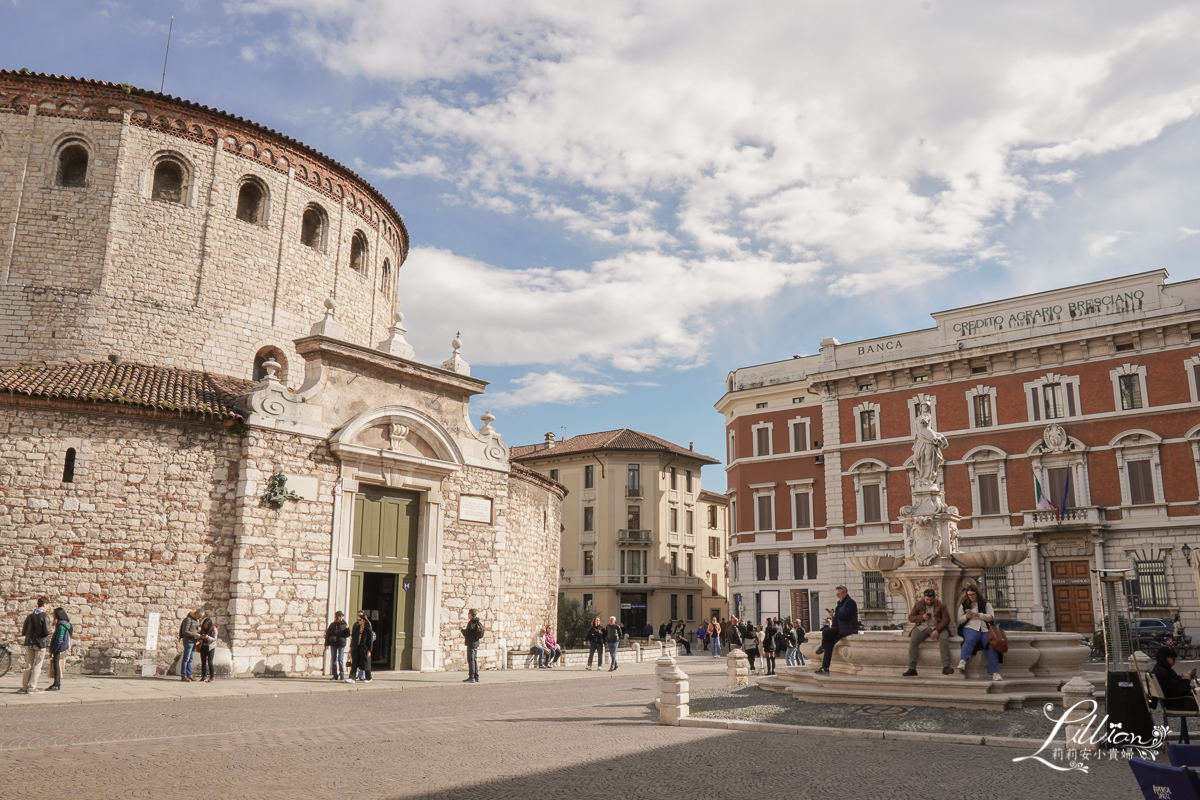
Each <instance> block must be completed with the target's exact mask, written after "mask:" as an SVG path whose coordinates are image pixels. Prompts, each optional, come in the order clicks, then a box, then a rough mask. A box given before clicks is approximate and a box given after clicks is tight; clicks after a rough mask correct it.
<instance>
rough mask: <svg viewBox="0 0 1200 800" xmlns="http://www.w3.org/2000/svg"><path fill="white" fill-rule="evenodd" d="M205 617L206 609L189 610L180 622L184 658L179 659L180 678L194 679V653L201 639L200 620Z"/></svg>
mask: <svg viewBox="0 0 1200 800" xmlns="http://www.w3.org/2000/svg"><path fill="white" fill-rule="evenodd" d="M202 619H204V610H203V609H200V608H198V609H196V610H195V611H189V612H188V614H187V616H185V617H184V618H183V622H181V623H179V641H181V642H182V643H183V658H181V659H179V680H181V681H194V680H196V679H195V678H193V677H192V654H193V653H195V652H196V645H197V644H198V643H199V641H200V620H202Z"/></svg>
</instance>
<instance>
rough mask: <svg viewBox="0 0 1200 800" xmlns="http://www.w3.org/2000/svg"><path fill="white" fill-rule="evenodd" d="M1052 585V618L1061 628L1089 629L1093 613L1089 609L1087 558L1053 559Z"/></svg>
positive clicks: (1093, 628) (1092, 623) (1089, 583)
mask: <svg viewBox="0 0 1200 800" xmlns="http://www.w3.org/2000/svg"><path fill="white" fill-rule="evenodd" d="M1050 582H1051V584H1052V585H1053V587H1054V621H1055V627H1056V628H1057V629H1058V630H1060V631H1064V632H1065V631H1072V632H1074V633H1092V632H1093V631H1095V629H1096V617H1095V614H1094V613H1093V609H1092V575H1091V572H1089V570H1088V562H1087V561H1054V562H1051V564H1050Z"/></svg>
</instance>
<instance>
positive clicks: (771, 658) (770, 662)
mask: <svg viewBox="0 0 1200 800" xmlns="http://www.w3.org/2000/svg"><path fill="white" fill-rule="evenodd" d="M764 658H765V660H766V662H767V674H768V675H774V674H775V651H774V650H768V651H767V654H766V656H765V657H764Z"/></svg>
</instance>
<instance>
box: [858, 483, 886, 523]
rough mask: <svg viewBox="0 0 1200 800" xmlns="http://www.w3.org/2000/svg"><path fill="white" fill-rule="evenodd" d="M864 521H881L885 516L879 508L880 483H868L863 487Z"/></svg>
mask: <svg viewBox="0 0 1200 800" xmlns="http://www.w3.org/2000/svg"><path fill="white" fill-rule="evenodd" d="M862 504H863V518H862V521H863V522H880V521H881V520H882V519H883V517H882V515H881V514H880V509H879V484H878V483H868V484H866V485H864V486H863V487H862Z"/></svg>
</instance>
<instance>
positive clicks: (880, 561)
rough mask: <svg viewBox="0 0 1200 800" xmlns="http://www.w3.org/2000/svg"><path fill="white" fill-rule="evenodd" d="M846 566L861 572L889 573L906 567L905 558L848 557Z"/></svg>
mask: <svg viewBox="0 0 1200 800" xmlns="http://www.w3.org/2000/svg"><path fill="white" fill-rule="evenodd" d="M846 566H848V567H850V569H854V570H858V571H859V572H889V571H891V570H893V569H899V568H900V567H902V566H904V556H899V557H897V556H876V555H871V556H847V557H846Z"/></svg>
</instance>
